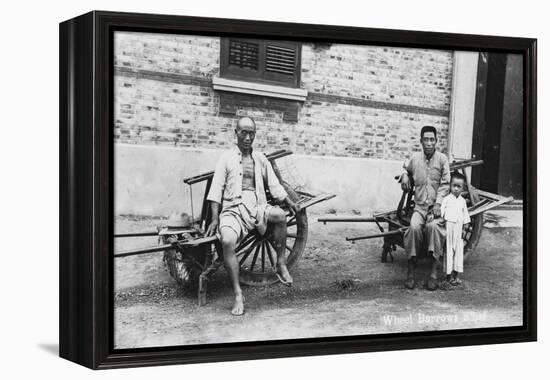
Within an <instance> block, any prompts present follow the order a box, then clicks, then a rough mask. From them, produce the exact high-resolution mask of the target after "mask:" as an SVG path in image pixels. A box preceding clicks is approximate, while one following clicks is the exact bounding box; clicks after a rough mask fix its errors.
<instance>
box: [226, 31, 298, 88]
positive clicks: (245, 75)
mask: <svg viewBox="0 0 550 380" xmlns="http://www.w3.org/2000/svg"><path fill="white" fill-rule="evenodd" d="M231 40H236V41H241V42H245V43H256V44H258V45H259V54H258V62H259V65H258V71H255V70H251V69H247V68H239V67H235V66H231V65H229V47H230V42H231ZM268 45H275V46H280V47H284V48H287V49H293V50H294V52H295V57H296V59H295V62H294V75H293V76H292V79H291V80H289V76H287V75H284V74H279V73H276V72H271V71H266V70H265V66H266V51H267V46H268ZM301 69H302V43H301V42H296V41H282V40H264V39H251V38H238V37H221V44H220V77H221V78H227V79H236V80H242V81H246V82H255V83H265V84H270V85H276V86H283V87H290V88H300V84H301Z"/></svg>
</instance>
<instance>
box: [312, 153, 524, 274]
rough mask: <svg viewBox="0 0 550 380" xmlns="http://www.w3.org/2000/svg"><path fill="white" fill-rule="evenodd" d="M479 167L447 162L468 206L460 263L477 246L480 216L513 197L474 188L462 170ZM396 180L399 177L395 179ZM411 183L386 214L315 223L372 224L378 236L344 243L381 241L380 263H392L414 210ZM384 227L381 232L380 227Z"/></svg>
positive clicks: (475, 162)
mask: <svg viewBox="0 0 550 380" xmlns="http://www.w3.org/2000/svg"><path fill="white" fill-rule="evenodd" d="M481 164H483V160H475V159H471V160H462V161H455V162H453V163H451V165H450V170H451V172H454V171H458V172H460V173H462V175H464V177H466V189H465V190H464V191H463V193H462V196H463V197H464V199H465V200H466V204H467V206H468V212H469V214H470V218H471V222H470V224H469V225H468V228H467V230H466V231H465V233H464V234H463V236H462V238H463V240H464V260H466V259H467V258H468V257H469V256H470V255H471V254H472V253H473V252H474V251H475V248H476V246H477V244H478V243H479V239H480V237H481V233H482V229H483V213H484V212H485V211H488V210H490V209H493V208H495V207H497V206H500V205H502V204H504V203H508V202H511V201H513V200H514V198H513V197H503V196H501V195H498V194H493V193H489V192H487V191H482V190H479V189H476V188H475V187H474V186H473V185H472V184H471V183H470V180H469V178H468V173H467V171H466V169H467V168H468V167H472V166H477V165H481ZM395 179H396V180H397V179H399V177H395ZM414 206H415V203H414V184H413V186H411V188H410V190H409V191H403V193H402V195H401V199H400V200H399V204H398V205H397V209H396V210H393V211H389V212H382V213H376V214H374V215H373V216H372V217H368V218H360V217H358V218H354V217H352V218H338V217H330V218H319V219H318V221H319V222H323V223H324V224H326V223H328V222H366V223H375V224H376V226H377V227H378V229H379V230H380V232H379V233H376V234H369V235H365V236H358V237H346V240H347V241H351V242H352V243H355V242H356V241H357V240H364V239H374V238H379V237H381V238H384V244H383V246H382V254H381V261H382V262H383V263H385V262H387V260H388V257H389V258H390V259H391V260H392V261H393V255H392V252H393V251H395V250H396V249H397V246H399V247H404V244H403V236H404V233H405V231H406V230H407V229H408V228H409V225H410V222H411V217H412V214H413V211H414ZM383 224H386V225H387V227H386V228H385V229H384V227H383V226H382V225H383Z"/></svg>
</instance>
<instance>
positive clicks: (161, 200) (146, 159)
mask: <svg viewBox="0 0 550 380" xmlns="http://www.w3.org/2000/svg"><path fill="white" fill-rule="evenodd" d="M221 152H222V151H220V150H205V149H201V150H198V149H197V150H194V149H182V148H169V147H158V146H136V145H127V144H116V145H115V213H116V214H117V215H120V214H136V215H169V214H170V213H171V212H174V211H185V212H187V213H191V202H190V190H189V186H188V185H186V184H184V183H183V181H182V180H183V179H184V178H186V177H190V176H194V175H197V174H201V173H203V172H206V171H210V170H213V168H214V167H215V164H216V160H217V159H218V157H219V155H220V154H221ZM276 162H277V164H278V166H279V168H280V170H281V172H282V175H283V177H284V178H285V179H287V178H288V182H289V183H291V184H293V185H294V184H296V183H298V184H303V185H305V189H307V190H310V191H312V192H330V193H334V194H336V195H337V196H336V198H334V199H331V200H329V201H326V202H322V203H320V204H319V205H316V206H313V208H312V210H311V211H312V212H315V213H326V212H331V211H332V210H336V211H338V212H357V211H359V212H361V214H363V215H368V214H369V213H371V212H373V211H386V210H391V209H394V208H396V207H397V203H398V202H399V198H400V196H401V190H400V187H399V184H398V183H397V182H396V181H395V180H394V176H395V175H397V174H399V173H400V172H401V166H402V162H399V161H386V160H375V159H357V158H339V157H321V156H300V155H291V156H289V157H285V158H282V159H279V160H277V161H276ZM192 191H193V199H194V202H193V213H194V215H195V216H198V215H199V212H200V206H201V203H202V199H203V196H204V186H203V185H201V184H196V185H193V189H192Z"/></svg>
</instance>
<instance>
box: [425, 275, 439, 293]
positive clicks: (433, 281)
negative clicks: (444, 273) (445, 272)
mask: <svg viewBox="0 0 550 380" xmlns="http://www.w3.org/2000/svg"><path fill="white" fill-rule="evenodd" d="M437 287H438V283H437V277H432V276H430V277H428V281H427V282H426V288H427V289H428V290H436V289H437Z"/></svg>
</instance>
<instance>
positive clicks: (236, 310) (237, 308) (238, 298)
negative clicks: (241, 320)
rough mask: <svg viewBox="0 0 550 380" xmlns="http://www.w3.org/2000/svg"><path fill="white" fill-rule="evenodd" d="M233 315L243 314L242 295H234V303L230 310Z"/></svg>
mask: <svg viewBox="0 0 550 380" xmlns="http://www.w3.org/2000/svg"><path fill="white" fill-rule="evenodd" d="M231 314H233V315H243V314H244V296H243V295H242V294H235V303H233V309H231Z"/></svg>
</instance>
